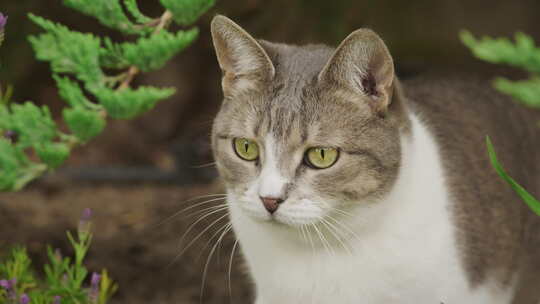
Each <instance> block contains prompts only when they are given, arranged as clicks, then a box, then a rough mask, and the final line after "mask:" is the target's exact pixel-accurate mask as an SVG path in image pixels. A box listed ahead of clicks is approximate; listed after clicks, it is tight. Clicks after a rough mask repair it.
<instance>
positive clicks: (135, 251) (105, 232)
mask: <svg viewBox="0 0 540 304" xmlns="http://www.w3.org/2000/svg"><path fill="white" fill-rule="evenodd" d="M220 192H221V193H222V190H221V187H220V186H219V185H217V184H215V183H210V184H201V185H196V186H186V187H179V186H155V185H137V186H110V185H109V186H100V185H97V186H96V185H86V186H85V185H70V184H62V185H61V186H54V187H52V186H43V185H41V186H34V187H30V188H29V189H28V190H26V191H24V192H20V193H13V194H0V219H1V221H0V240H1V241H0V248H2V247H3V248H2V249H5V248H7V247H8V246H11V245H13V244H26V245H27V246H28V249H29V252H30V254H31V256H32V258H33V259H34V262H35V264H36V265H40V264H41V263H43V262H44V261H45V249H46V245H47V244H51V245H52V246H54V247H58V248H61V250H62V252H65V253H67V252H70V250H69V246H68V241H67V239H66V237H65V231H66V230H68V229H71V230H74V229H76V227H77V223H78V219H79V215H80V212H81V211H82V210H83V209H84V208H87V207H89V208H92V210H93V221H92V222H93V231H94V233H95V235H94V242H93V245H92V247H91V250H90V252H89V256H88V259H87V265H88V267H89V269H90V270H91V271H99V270H100V269H102V268H106V269H107V270H108V271H109V272H110V275H111V276H112V277H113V278H114V279H115V280H116V281H117V282H118V284H119V286H120V289H119V291H118V292H117V294H116V295H115V296H114V300H113V301H112V303H129V304H139V303H140V304H142V303H156V304H157V303H170V304H173V303H178V304H184V303H185V304H189V303H207V304H212V303H215V304H217V303H220V304H221V303H250V302H251V301H250V299H251V297H252V296H251V286H250V283H249V281H248V279H247V276H246V275H245V273H244V271H242V262H241V260H242V259H241V256H240V254H239V252H238V250H237V251H236V253H235V256H234V260H233V266H232V271H231V288H232V293H231V296H229V291H228V278H227V276H228V264H229V260H230V254H231V250H232V248H233V244H234V236H233V233H232V232H230V233H229V234H228V235H227V236H226V237H225V238H224V240H223V245H222V247H221V248H220V249H219V250H217V251H216V253H215V254H214V258H213V259H212V260H211V261H210V263H209V267H208V271H207V278H206V282H205V285H204V293H203V297H202V299H201V297H200V294H201V286H202V278H203V270H204V265H205V263H206V260H207V256H208V253H209V251H210V248H211V245H213V244H214V242H215V239H214V241H212V242H211V243H210V246H208V247H206V248H205V245H206V244H207V243H208V241H209V240H210V238H211V236H212V235H214V232H215V231H216V229H210V230H209V231H207V232H206V233H204V234H203V236H202V237H201V238H200V239H199V240H198V241H196V242H195V243H194V244H193V246H191V247H190V248H189V249H187V251H186V253H185V254H184V255H182V256H181V257H177V255H178V254H179V252H180V251H181V250H182V248H181V246H180V244H179V241H180V239H181V236H182V235H183V234H184V232H186V230H187V229H188V227H189V226H190V224H192V223H194V222H195V221H196V219H197V218H199V217H200V216H182V215H179V216H176V217H173V218H172V219H170V220H168V221H165V222H163V221H164V220H166V219H167V218H169V217H170V216H171V215H173V214H175V213H176V212H178V211H179V210H182V209H183V208H186V207H188V206H193V205H194V204H195V203H196V202H202V201H204V199H198V200H196V201H192V202H186V201H187V200H189V199H192V198H194V197H198V196H202V195H208V194H214V193H220ZM219 203H220V202H218V201H216V202H213V204H214V205H217V204H219ZM210 205H212V203H209V204H207V205H203V206H205V207H207V206H210ZM198 209H199V210H201V209H202V207H201V208H198ZM193 210H195V209H192V210H191V211H193ZM189 213H190V212H186V214H188V215H189ZM223 214H225V213H223V212H221V213H217V214H214V215H213V216H209V217H208V218H207V220H206V219H205V220H203V221H201V222H200V223H198V224H197V225H196V226H195V229H193V231H192V232H191V233H190V234H189V235H188V237H187V239H188V241H189V240H191V239H193V238H194V237H196V236H197V235H198V234H199V233H200V232H202V231H203V230H204V229H205V228H206V227H208V225H209V224H210V223H212V222H213V221H214V220H215V219H217V218H219V216H220V215H223ZM227 222H228V220H227V219H223V220H222V221H219V222H218V223H217V224H216V225H215V227H216V228H221V227H223V225H225V224H226V223H227Z"/></svg>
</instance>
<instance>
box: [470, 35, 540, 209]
mask: <svg viewBox="0 0 540 304" xmlns="http://www.w3.org/2000/svg"><path fill="white" fill-rule="evenodd" d="M460 37H461V41H462V42H463V43H464V44H465V45H466V46H467V47H469V48H470V49H471V51H472V53H473V54H474V55H475V56H476V57H478V58H480V59H482V60H485V61H488V62H491V63H497V64H507V65H510V66H513V67H517V68H521V69H523V70H525V71H527V72H529V73H530V77H529V79H526V80H522V81H511V80H508V79H506V78H502V77H499V78H497V79H495V81H494V86H495V88H496V89H497V90H499V91H501V92H503V93H505V94H508V95H510V96H512V97H514V98H515V99H516V100H517V101H519V102H521V103H522V104H523V105H525V106H528V107H533V108H540V48H537V47H536V45H535V43H534V40H533V39H532V38H531V37H530V36H528V35H526V34H523V33H516V35H515V43H513V42H511V41H510V40H509V39H508V38H495V39H494V38H490V37H483V38H482V39H480V40H477V39H476V38H474V36H473V35H472V34H471V33H470V32H468V31H462V32H461V34H460ZM486 144H487V149H488V155H489V159H490V161H491V165H492V166H493V168H494V169H495V170H496V171H497V174H498V175H499V176H500V177H501V178H502V179H503V180H504V181H506V182H507V183H508V184H509V185H510V187H512V189H513V190H514V191H515V192H516V193H517V194H518V195H519V196H520V197H521V199H522V200H523V201H524V202H525V203H526V204H527V205H528V206H529V207H530V208H531V209H532V210H533V211H534V212H535V213H536V214H537V215H539V216H540V202H539V201H538V200H537V199H536V198H534V197H533V196H532V195H531V194H530V193H529V192H527V191H526V190H525V189H524V188H523V187H522V186H521V185H519V184H518V183H517V182H516V181H515V180H514V179H513V178H511V177H510V176H509V175H508V174H507V173H506V172H505V170H504V168H503V167H502V165H501V164H500V163H499V161H498V160H497V156H496V154H495V149H494V148H493V145H492V144H491V141H490V139H489V137H487V139H486Z"/></svg>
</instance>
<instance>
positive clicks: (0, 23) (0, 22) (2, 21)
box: [0, 13, 8, 31]
mask: <svg viewBox="0 0 540 304" xmlns="http://www.w3.org/2000/svg"><path fill="white" fill-rule="evenodd" d="M7 20H8V16H4V14H2V13H0V31H1V30H3V29H4V27H5V26H6V23H7Z"/></svg>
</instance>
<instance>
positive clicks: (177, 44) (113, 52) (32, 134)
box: [0, 0, 215, 191]
mask: <svg viewBox="0 0 540 304" xmlns="http://www.w3.org/2000/svg"><path fill="white" fill-rule="evenodd" d="M120 1H122V2H120ZM160 2H161V4H162V5H163V6H164V8H165V11H164V13H163V14H162V15H161V16H160V17H158V18H150V17H148V16H146V15H144V14H143V13H142V12H141V11H140V10H139V8H138V6H137V2H136V0H64V4H65V5H66V6H68V7H70V8H72V9H74V10H77V11H79V12H80V13H82V14H85V15H89V16H92V17H94V18H96V19H97V20H98V21H99V22H100V23H101V24H103V25H105V26H107V27H110V28H112V29H115V30H118V31H120V32H122V33H123V34H125V35H128V36H133V37H134V38H135V41H131V42H113V41H112V39H110V38H109V37H98V36H95V35H93V34H89V33H81V32H77V31H73V30H71V29H69V28H68V27H66V26H64V25H61V24H58V23H54V22H52V21H50V20H47V19H44V18H42V17H39V16H36V15H33V14H29V18H30V20H31V21H33V22H34V23H35V24H37V25H38V26H40V27H41V28H42V29H43V30H45V32H44V33H42V34H40V35H37V36H31V37H29V41H30V43H31V45H32V47H33V49H34V52H35V54H36V57H37V59H38V60H42V61H46V62H49V63H50V66H51V70H52V77H53V78H54V80H55V81H56V83H57V87H58V90H59V94H60V96H61V97H62V99H64V100H65V101H66V103H67V105H68V106H67V107H66V108H64V109H63V112H62V117H63V119H64V121H65V124H66V126H67V128H68V130H69V132H66V131H63V130H61V129H60V128H59V126H58V125H57V124H56V123H55V121H54V120H53V117H52V116H51V113H50V111H49V109H48V108H47V107H38V106H36V105H35V104H33V103H31V102H25V103H22V104H15V103H11V102H10V97H11V90H10V89H9V87H8V90H5V91H2V90H1V88H0V191H16V190H19V189H21V188H23V187H24V186H25V185H26V184H27V183H28V182H30V181H32V180H34V179H35V178H37V177H39V176H41V175H42V174H44V173H45V172H46V171H48V170H51V169H54V168H56V167H58V166H60V165H61V164H62V163H63V162H64V161H65V160H66V159H67V158H68V156H69V154H70V151H71V150H72V149H73V148H74V147H76V146H79V145H82V144H85V143H86V142H88V141H89V140H91V139H92V138H94V137H95V136H97V135H98V134H100V133H101V132H102V131H103V129H104V128H105V125H106V120H107V118H108V117H111V118H116V119H132V118H135V117H137V116H138V115H140V114H142V113H144V112H146V111H148V110H150V109H151V108H153V107H154V105H155V104H156V103H157V102H158V101H160V100H163V99H165V98H167V97H169V96H171V95H172V94H173V93H174V89H173V88H155V87H148V86H142V87H139V88H132V87H131V83H132V80H133V79H134V77H135V76H136V75H137V74H139V73H141V72H148V71H152V70H156V69H159V68H161V67H163V66H164V65H165V64H166V62H167V61H168V60H169V59H171V58H172V57H173V56H174V55H176V54H177V53H179V52H181V51H182V50H183V49H184V48H186V47H187V46H189V45H190V44H191V43H192V42H193V41H194V40H195V38H196V37H197V35H198V30H197V28H191V29H189V30H178V31H176V32H172V31H170V30H169V28H170V25H171V23H172V22H173V21H174V22H175V23H177V24H178V25H180V26H182V27H187V26H190V25H191V24H192V23H193V22H194V21H196V20H197V18H199V17H200V16H201V15H202V14H203V13H204V12H205V11H206V10H207V9H208V8H210V7H211V6H212V5H213V4H214V2H215V0H160ZM122 4H123V5H122ZM123 7H125V10H126V11H124V8H123ZM0 24H1V22H0ZM4 25H5V22H4ZM2 28H3V26H2V27H0V29H2ZM2 37H3V35H0V43H1V40H2V39H1V38H2ZM90 97H92V98H90ZM92 100H96V101H97V102H93V101H92Z"/></svg>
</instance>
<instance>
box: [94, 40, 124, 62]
mask: <svg viewBox="0 0 540 304" xmlns="http://www.w3.org/2000/svg"><path fill="white" fill-rule="evenodd" d="M99 61H100V63H101V65H102V66H103V67H105V68H109V69H124V68H127V67H129V62H127V61H126V60H125V59H124V53H123V49H122V45H120V44H116V43H113V42H112V41H111V39H109V38H104V39H103V48H101V50H100V59H99Z"/></svg>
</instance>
